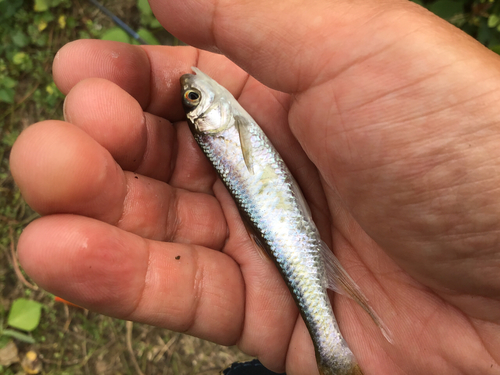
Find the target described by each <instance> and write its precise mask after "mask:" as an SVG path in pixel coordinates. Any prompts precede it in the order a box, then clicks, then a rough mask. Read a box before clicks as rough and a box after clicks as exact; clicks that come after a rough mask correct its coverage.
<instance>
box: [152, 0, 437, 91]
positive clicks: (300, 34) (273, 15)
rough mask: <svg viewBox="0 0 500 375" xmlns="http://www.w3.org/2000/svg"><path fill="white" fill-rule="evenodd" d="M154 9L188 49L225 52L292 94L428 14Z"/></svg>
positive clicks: (380, 9) (395, 6)
mask: <svg viewBox="0 0 500 375" xmlns="http://www.w3.org/2000/svg"><path fill="white" fill-rule="evenodd" d="M150 3H151V7H152V9H153V11H154V13H155V15H156V17H157V18H158V20H159V21H160V22H161V23H162V24H163V26H164V27H165V28H166V29H167V30H168V31H170V32H171V33H172V34H174V35H175V36H177V37H178V38H179V39H181V40H182V41H184V42H185V43H188V44H190V45H193V46H195V47H198V48H202V49H206V50H210V51H216V52H220V53H222V54H224V55H226V56H227V57H229V58H230V59H231V60H233V61H234V62H236V64H238V65H239V66H241V67H242V68H243V69H245V70H246V71H247V72H249V73H250V74H251V75H252V76H254V77H255V78H257V79H258V80H260V81H261V82H263V83H265V84H266V85H267V86H270V87H272V88H274V89H277V90H280V91H284V92H288V93H294V92H299V91H303V90H305V89H307V88H308V87H310V86H311V85H314V83H316V82H323V81H324V80H325V79H328V78H331V77H332V76H334V75H335V74H336V73H338V72H339V71H342V69H345V68H346V67H348V66H349V64H352V63H353V62H355V61H357V60H359V59H362V58H363V56H368V55H370V54H373V53H375V52H376V51H374V50H375V49H377V50H380V49H383V48H384V46H387V45H389V44H390V43H392V42H394V40H395V39H396V38H398V37H400V34H399V33H395V32H394V31H393V28H394V27H395V26H394V24H395V23H398V24H400V25H404V26H405V27H409V26H408V22H407V21H405V20H402V17H401V15H403V14H406V13H408V9H409V8H411V9H413V10H415V12H416V13H417V14H418V13H422V14H423V13H424V12H425V11H424V10H423V8H420V7H418V6H416V5H415V4H413V3H411V2H409V1H400V0H393V1H389V2H383V3H380V2H373V1H372V2H371V3H370V2H367V1H360V2H353V1H330V0H320V1H313V2H311V1H309V0H292V1H276V0H272V1H269V0H257V1H245V0H230V1H224V0H219V1H214V0H212V1H211V0H184V1H175V0H150ZM419 9H420V10H419ZM427 16H432V15H430V14H429V15H427ZM403 18H404V17H403ZM406 18H415V17H406ZM417 23H418V21H417V20H415V21H414V24H415V26H414V27H418V26H417ZM396 27H397V26H396ZM377 35H379V36H378V38H379V40H375V38H377ZM355 46H358V47H361V48H353V47H355Z"/></svg>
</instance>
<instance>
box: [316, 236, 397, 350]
mask: <svg viewBox="0 0 500 375" xmlns="http://www.w3.org/2000/svg"><path fill="white" fill-rule="evenodd" d="M321 254H322V255H323V261H324V264H325V268H326V275H327V280H328V289H331V290H333V291H335V292H337V293H340V294H343V295H345V296H347V297H350V298H352V299H353V300H354V301H356V302H357V303H358V305H360V306H361V307H362V308H363V310H365V311H366V312H367V313H368V315H370V317H371V318H372V319H373V321H374V322H375V324H376V325H377V326H378V327H379V328H380V330H381V331H382V334H383V335H384V337H385V338H386V339H387V341H389V342H390V343H392V342H393V341H392V335H391V332H390V330H389V328H387V326H386V325H385V324H384V322H383V321H382V320H381V319H380V317H379V316H378V315H377V313H376V312H375V311H374V310H373V309H372V307H371V306H370V304H369V303H368V298H366V297H365V295H364V294H363V292H362V291H361V289H360V288H359V287H358V286H357V285H356V283H355V282H354V280H353V279H352V278H351V277H350V276H349V274H348V273H347V271H346V270H345V269H344V267H342V265H341V264H340V262H339V260H338V259H337V257H336V256H335V255H334V254H333V252H332V251H331V250H330V249H329V248H328V246H327V245H326V244H325V243H324V242H322V247H321Z"/></svg>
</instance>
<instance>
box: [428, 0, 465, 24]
mask: <svg viewBox="0 0 500 375" xmlns="http://www.w3.org/2000/svg"><path fill="white" fill-rule="evenodd" d="M429 10H430V11H431V12H432V13H434V14H435V15H437V16H439V17H441V18H444V19H445V20H449V19H450V18H452V17H453V16H456V15H457V14H461V13H463V12H464V3H463V2H461V1H454V0H438V1H436V2H435V3H434V4H431V6H430V7H429Z"/></svg>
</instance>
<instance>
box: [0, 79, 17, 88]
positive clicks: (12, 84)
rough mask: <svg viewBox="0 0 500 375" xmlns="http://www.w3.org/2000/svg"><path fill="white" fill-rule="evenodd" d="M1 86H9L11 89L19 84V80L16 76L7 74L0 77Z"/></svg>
mask: <svg viewBox="0 0 500 375" xmlns="http://www.w3.org/2000/svg"><path fill="white" fill-rule="evenodd" d="M0 86H3V87H7V88H9V89H13V88H14V87H16V86H17V81H16V80H15V79H14V78H11V77H9V76H5V77H3V78H1V79H0Z"/></svg>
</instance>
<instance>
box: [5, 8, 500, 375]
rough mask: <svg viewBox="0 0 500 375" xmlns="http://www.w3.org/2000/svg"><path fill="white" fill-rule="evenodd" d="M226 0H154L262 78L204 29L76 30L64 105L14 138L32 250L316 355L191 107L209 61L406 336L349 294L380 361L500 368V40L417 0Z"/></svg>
mask: <svg viewBox="0 0 500 375" xmlns="http://www.w3.org/2000/svg"><path fill="white" fill-rule="evenodd" d="M216 4H217V7H216V6H215V5H213V4H211V3H209V2H193V1H190V0H188V1H183V2H173V1H171V2H170V3H169V5H168V7H167V6H166V5H165V2H160V1H152V4H151V5H152V7H153V9H154V10H155V12H156V15H157V17H158V19H159V20H160V21H161V22H162V23H163V24H164V25H165V26H167V28H168V29H169V31H171V32H173V33H174V34H175V35H177V36H178V37H179V38H180V39H182V40H184V41H185V42H188V43H190V44H193V45H195V46H197V47H200V48H205V49H209V50H217V51H221V52H222V53H223V54H225V55H226V56H228V57H230V58H231V60H233V61H234V62H236V63H237V64H239V65H240V66H242V67H244V68H245V69H246V70H247V71H248V72H249V73H250V74H252V75H253V76H254V77H257V78H258V79H259V80H260V82H262V83H260V82H259V81H256V80H255V79H253V78H251V77H250V78H249V77H248V76H247V75H246V74H245V73H244V72H243V71H241V70H240V69H239V68H237V67H236V66H235V65H234V64H233V63H231V62H229V61H228V60H227V59H226V58H225V57H223V56H220V55H214V54H210V53H207V52H200V51H197V50H195V49H194V48H190V47H180V48H173V47H142V48H141V47H133V46H128V45H122V44H116V43H111V42H102V41H78V42H75V43H72V44H69V45H68V46H66V47H64V48H63V49H62V50H61V51H60V53H59V54H58V56H57V58H56V61H55V63H54V79H55V81H56V83H57V85H58V87H60V89H61V90H62V91H63V92H64V93H67V94H68V97H67V99H66V102H65V115H66V121H67V122H64V123H63V122H56V121H46V122H42V123H39V124H36V125H34V126H32V127H30V128H28V129H27V130H26V131H25V132H24V133H23V134H22V135H21V136H20V137H19V139H18V141H17V143H16V144H15V146H14V148H13V150H12V154H11V168H12V173H13V175H14V177H15V179H16V181H17V183H18V184H19V186H20V188H21V190H22V192H23V195H24V197H25V198H26V200H27V202H28V203H29V204H30V205H31V206H32V207H33V208H34V209H35V210H37V211H38V212H40V213H41V214H42V215H44V217H43V218H41V219H39V220H36V221H35V222H33V223H32V224H30V225H29V226H28V227H27V228H26V230H25V231H24V233H23V235H22V236H21V238H20V241H19V246H18V251H19V256H20V260H21V263H22V265H23V267H24V269H25V270H26V272H28V274H29V275H30V276H31V277H32V278H33V279H34V280H35V281H36V282H37V283H38V284H39V285H40V286H41V287H43V288H45V289H47V290H49V291H51V292H52V293H55V294H57V295H60V296H61V297H63V298H66V299H68V300H71V301H73V302H75V303H77V304H79V305H82V306H85V307H88V308H90V309H92V310H95V311H99V312H102V313H105V314H108V315H111V316H116V317H120V318H125V319H131V320H137V321H142V322H147V323H149V324H154V325H158V326H163V327H168V328H170V329H173V330H178V331H185V332H187V333H190V334H193V335H195V336H199V337H202V338H206V339H209V340H212V341H215V342H218V343H221V344H233V343H238V345H239V346H240V347H241V349H242V350H244V351H246V352H247V353H249V354H252V355H256V356H258V357H259V358H260V359H261V361H262V362H263V363H264V364H265V365H266V366H268V367H269V368H271V369H273V370H275V371H283V370H285V369H286V371H287V373H288V374H289V375H292V374H310V373H313V372H314V371H317V370H316V363H315V359H314V352H313V348H312V345H311V340H310V338H309V336H308V333H307V330H306V329H305V326H304V324H303V322H302V320H301V319H300V316H299V315H298V311H297V309H296V307H295V305H294V303H293V301H292V299H291V297H290V295H289V293H288V291H287V289H286V286H285V284H284V282H283V281H282V280H281V278H280V276H279V274H278V272H277V271H276V269H275V267H274V265H272V264H271V263H270V262H269V261H267V260H266V259H263V258H262V257H261V256H260V255H259V252H258V250H256V249H255V246H254V245H253V244H252V243H251V241H250V240H249V238H248V235H247V233H246V231H245V229H244V227H243V225H242V223H241V221H240V219H239V215H238V213H237V211H236V208H235V206H234V204H233V202H232V200H231V199H230V197H229V196H228V193H227V192H226V190H225V189H224V188H223V186H222V185H221V182H220V181H219V180H218V179H217V178H216V176H215V173H214V172H213V170H212V169H211V167H210V166H209V164H208V162H207V161H206V160H205V158H204V156H203V155H202V154H201V151H199V150H198V148H197V146H196V145H195V143H194V140H193V139H192V136H191V135H190V133H189V130H188V129H187V126H186V124H185V123H184V122H182V121H181V120H182V119H183V113H182V107H181V104H180V97H179V82H178V78H179V77H180V75H181V74H182V73H186V72H189V71H190V68H189V67H190V66H192V65H197V66H199V67H200V68H201V69H202V70H203V71H205V72H206V73H208V74H210V75H211V76H212V77H213V78H215V79H216V80H218V81H219V82H220V83H221V84H223V85H225V86H226V87H228V89H229V90H230V91H232V92H233V93H234V94H235V95H236V96H237V97H239V100H240V102H241V103H242V105H243V106H244V107H245V108H246V109H247V110H248V111H249V112H250V113H251V114H252V115H253V116H254V118H255V119H256V120H257V122H258V123H259V124H260V125H261V126H262V128H263V129H264V131H265V132H266V133H267V134H268V136H269V137H270V139H271V140H272V141H273V143H274V144H275V146H276V148H277V149H278V150H279V151H280V153H281V154H282V156H283V158H284V159H285V161H286V162H287V164H288V165H289V167H290V169H291V170H292V172H293V173H294V175H295V177H296V178H297V180H298V181H299V183H300V185H301V186H302V188H303V190H304V193H305V196H306V198H307V199H308V201H309V203H310V205H311V209H312V212H313V217H314V219H315V221H316V223H317V225H318V227H319V229H320V231H321V233H322V235H323V237H324V239H325V240H326V241H327V243H329V245H330V246H331V247H332V248H333V250H334V252H335V253H336V254H337V256H338V257H339V259H340V261H341V263H342V264H343V265H344V266H345V268H346V269H347V270H348V272H349V273H350V275H351V276H352V278H353V279H354V280H355V281H356V282H357V283H358V284H359V286H360V287H361V289H362V290H363V291H364V293H365V294H366V295H367V297H368V298H369V299H370V301H371V303H372V305H373V307H374V309H375V310H376V311H377V312H378V313H379V315H380V316H381V318H382V319H383V320H384V321H385V322H386V324H387V325H388V326H389V328H390V329H391V331H392V333H393V336H394V344H393V345H391V344H390V343H388V342H386V341H385V339H384V338H383V336H382V335H381V333H380V332H379V331H378V328H377V327H376V326H375V325H374V324H373V322H372V321H371V320H370V318H369V317H368V316H367V315H366V314H365V313H364V312H363V311H362V310H361V309H360V308H359V307H358V306H356V305H355V303H354V302H352V301H350V300H347V299H346V298H344V297H342V296H335V298H334V300H333V301H334V309H335V312H336V316H337V319H338V320H339V324H340V327H341V330H342V332H343V334H344V336H345V337H346V340H347V341H348V343H349V345H350V347H351V349H352V350H353V352H354V354H355V355H356V357H357V359H358V361H359V362H360V366H361V368H362V369H363V370H364V372H365V375H366V374H404V373H411V374H456V373H461V372H462V373H470V374H479V373H481V374H482V373H490V374H498V373H500V367H499V362H500V355H499V352H498V350H496V349H495V348H498V347H500V338H499V337H500V335H499V333H500V329H499V324H500V313H499V312H498V311H500V310H499V307H500V302H499V299H500V297H499V296H500V279H499V278H498V276H497V275H498V271H499V268H500V261H499V260H498V259H499V256H498V255H499V250H498V239H497V235H496V232H497V230H498V227H499V217H500V215H498V213H499V211H500V207H499V203H498V202H499V199H498V197H497V195H498V193H497V186H498V179H499V177H498V176H497V173H495V172H496V170H497V169H498V164H499V160H500V159H499V156H500V155H499V153H500V151H499V150H498V147H497V143H498V138H499V131H498V125H497V124H498V123H499V117H500V115H499V114H498V111H497V110H496V103H498V99H499V98H498V97H499V95H500V94H499V91H498V87H499V71H500V68H499V66H500V61H499V60H500V59H499V58H498V56H496V55H494V54H493V53H491V52H489V51H488V50H486V49H485V48H484V47H482V46H480V45H479V44H477V43H476V42H474V41H473V40H471V39H470V38H468V37H467V36H465V35H464V34H463V33H461V32H460V31H459V30H456V29H455V28H453V27H452V26H451V25H448V24H447V23H445V22H444V21H441V20H439V19H437V18H436V17H434V16H432V15H430V14H429V13H427V12H425V11H423V10H421V8H418V7H417V6H415V5H414V4H411V3H409V2H406V1H405V2H402V1H393V2H389V3H387V2H384V3H377V2H371V3H367V2H360V3H358V4H357V3H352V2H336V3H332V2H328V1H321V2H314V3H310V2H307V1H295V2H289V1H288V2H261V1H254V2H244V1H239V2H231V3H228V4H222V3H220V2H219V3H216ZM263 84H265V85H267V87H266V86H264V85H263ZM268 87H272V88H273V89H274V90H279V91H274V90H273V89H269V88H268ZM164 119H167V120H168V121H170V122H172V123H173V125H171V124H169V123H168V121H166V120H164ZM179 256H180V258H179V259H176V258H177V257H179Z"/></svg>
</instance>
